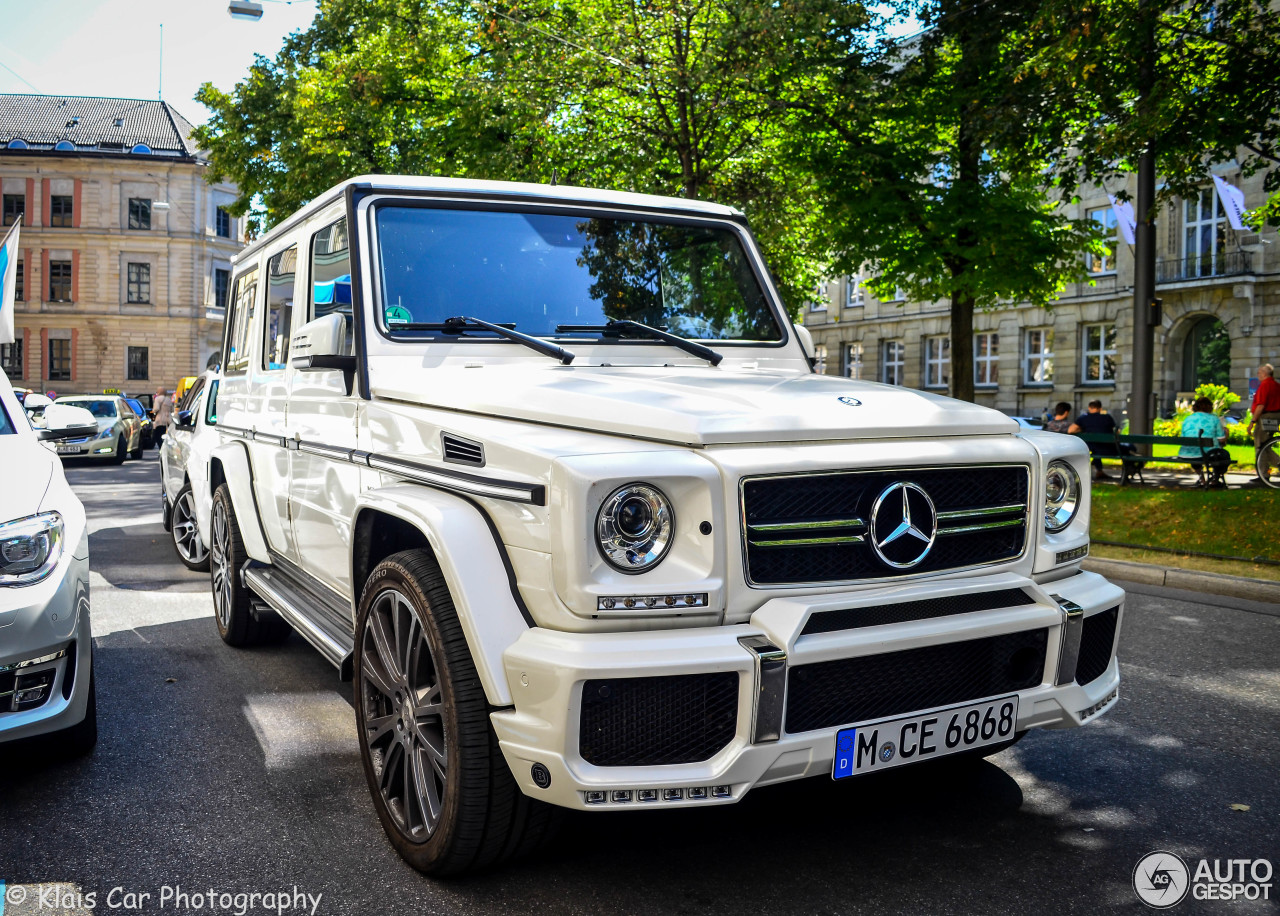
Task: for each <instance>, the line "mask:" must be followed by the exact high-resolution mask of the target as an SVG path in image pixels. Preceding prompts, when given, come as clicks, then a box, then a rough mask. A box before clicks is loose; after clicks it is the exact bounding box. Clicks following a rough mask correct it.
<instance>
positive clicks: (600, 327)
mask: <svg viewBox="0 0 1280 916" xmlns="http://www.w3.org/2000/svg"><path fill="white" fill-rule="evenodd" d="M556 331H557V332H558V333H567V332H570V331H598V332H600V333H602V334H604V335H605V336H606V337H610V336H617V337H621V336H622V334H623V332H625V331H638V332H640V333H641V334H643V335H644V336H646V337H650V338H652V339H653V340H661V341H663V342H665V343H669V344H671V345H672V346H673V347H679V348H680V349H681V350H684V352H686V353H691V354H693V355H694V356H697V357H699V358H700V359H705V360H706V361H707V362H709V363H711V365H713V366H718V365H720V361H721V360H722V359H724V355H723V354H721V353H717V352H716V351H715V350H713V349H711V348H710V347H704V346H703V345H702V344H700V343H694V342H693V341H692V340H687V339H686V338H684V337H678V336H676V335H675V334H669V333H667V332H666V331H664V330H662V329H661V328H655V327H652V326H650V325H647V324H641V323H640V322H638V321H632V320H631V319H629V318H615V319H614V320H613V321H610V322H609V323H608V324H594V325H593V324H562V325H559V326H557V327H556Z"/></svg>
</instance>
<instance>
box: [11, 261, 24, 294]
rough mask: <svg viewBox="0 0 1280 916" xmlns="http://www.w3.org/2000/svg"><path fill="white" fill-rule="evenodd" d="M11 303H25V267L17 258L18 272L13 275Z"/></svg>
mask: <svg viewBox="0 0 1280 916" xmlns="http://www.w3.org/2000/svg"><path fill="white" fill-rule="evenodd" d="M13 301H14V302H26V301H27V265H26V264H25V263H24V262H23V260H22V258H18V272H17V273H16V274H14V275H13Z"/></svg>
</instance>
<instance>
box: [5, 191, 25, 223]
mask: <svg viewBox="0 0 1280 916" xmlns="http://www.w3.org/2000/svg"><path fill="white" fill-rule="evenodd" d="M26 209H27V195H25V194H6V195H4V224H5V225H6V226H12V225H13V224H14V223H16V222H17V221H18V217H20V216H22V214H23V212H24V211H25V210H26Z"/></svg>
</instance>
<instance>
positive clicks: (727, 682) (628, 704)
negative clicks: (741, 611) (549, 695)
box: [578, 671, 738, 767]
mask: <svg viewBox="0 0 1280 916" xmlns="http://www.w3.org/2000/svg"><path fill="white" fill-rule="evenodd" d="M737 729H738V674H737V672H734V671H722V672H718V673H716V674H680V675H673V676H670V677H628V678H610V679H606V680H594V681H586V682H585V683H584V684H583V685H582V718H581V725H580V729H579V733H578V750H579V753H580V754H581V755H582V759H583V760H585V761H587V763H592V764H595V765H596V766H601V767H620V766H660V765H662V764H671V763H696V762H698V761H700V760H706V759H708V758H709V757H711V756H712V755H714V754H715V753H716V751H718V750H720V749H721V748H722V747H724V746H725V745H726V744H728V743H729V742H730V741H731V740H733V736H734V734H735V733H736V732H737Z"/></svg>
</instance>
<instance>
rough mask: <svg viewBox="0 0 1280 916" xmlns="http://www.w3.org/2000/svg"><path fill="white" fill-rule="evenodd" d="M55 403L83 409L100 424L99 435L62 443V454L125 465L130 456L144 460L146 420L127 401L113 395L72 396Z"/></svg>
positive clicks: (60, 448)
mask: <svg viewBox="0 0 1280 916" xmlns="http://www.w3.org/2000/svg"><path fill="white" fill-rule="evenodd" d="M54 403H55V404H70V405H71V406H73V407H83V408H84V409H85V410H87V411H89V413H91V414H93V415H94V417H95V418H97V421H98V433H97V435H95V436H88V437H85V438H82V439H68V440H67V441H65V442H59V443H58V448H57V451H58V454H59V455H66V456H69V457H76V456H82V457H87V458H105V459H107V460H109V461H112V462H114V463H115V464H121V463H122V462H123V461H124V459H125V458H126V457H129V458H141V457H142V420H141V418H139V417H138V415H137V414H135V413H134V412H133V408H132V407H130V406H129V405H128V404H126V403H125V401H124V398H121V397H119V396H118V395H113V394H103V395H68V396H67V397H62V398H58V400H56V401H55V402H54Z"/></svg>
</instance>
